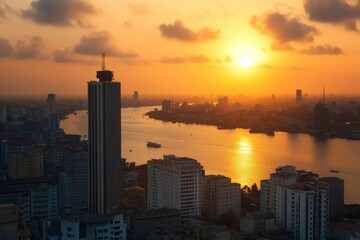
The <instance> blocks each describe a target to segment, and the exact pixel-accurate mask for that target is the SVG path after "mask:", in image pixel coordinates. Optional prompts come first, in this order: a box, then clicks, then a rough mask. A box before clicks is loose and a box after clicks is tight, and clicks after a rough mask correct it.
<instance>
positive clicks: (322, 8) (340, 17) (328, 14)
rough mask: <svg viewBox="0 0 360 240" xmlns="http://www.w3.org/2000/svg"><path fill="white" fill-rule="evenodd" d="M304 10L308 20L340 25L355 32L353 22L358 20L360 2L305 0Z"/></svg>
mask: <svg viewBox="0 0 360 240" xmlns="http://www.w3.org/2000/svg"><path fill="white" fill-rule="evenodd" d="M304 9H305V12H306V14H307V15H308V16H309V19H310V20H313V21H317V22H323V23H333V24H340V25H343V26H344V27H345V29H347V30H352V31H356V30H357V26H356V22H355V20H356V19H358V18H360V2H358V1H357V2H356V3H355V4H349V3H348V2H347V1H346V0H305V1H304Z"/></svg>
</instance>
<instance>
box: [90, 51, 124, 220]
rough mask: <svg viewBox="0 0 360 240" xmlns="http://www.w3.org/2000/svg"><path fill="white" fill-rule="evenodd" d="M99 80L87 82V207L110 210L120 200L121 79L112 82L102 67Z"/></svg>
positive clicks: (91, 210) (100, 211)
mask: <svg viewBox="0 0 360 240" xmlns="http://www.w3.org/2000/svg"><path fill="white" fill-rule="evenodd" d="M96 77H97V78H98V79H99V81H90V82H88V123H89V125H88V126H89V130H88V131H89V133H88V136H89V210H90V212H91V213H98V214H100V213H106V212H110V211H111V210H112V209H113V208H114V207H116V206H117V205H118V204H119V202H120V197H121V192H122V181H121V173H122V169H123V164H122V162H121V133H120V131H121V125H120V124H121V123H120V120H121V111H120V82H113V72H112V71H109V70H106V69H105V55H104V54H103V67H102V70H101V71H97V75H96Z"/></svg>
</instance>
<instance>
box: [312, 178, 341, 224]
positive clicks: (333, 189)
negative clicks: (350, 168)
mask: <svg viewBox="0 0 360 240" xmlns="http://www.w3.org/2000/svg"><path fill="white" fill-rule="evenodd" d="M318 187H319V188H322V189H325V191H326V192H327V193H328V195H329V209H330V212H329V219H336V218H339V217H342V216H343V215H344V180H343V179H340V178H338V177H322V178H319V180H318Z"/></svg>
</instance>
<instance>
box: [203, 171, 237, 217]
mask: <svg viewBox="0 0 360 240" xmlns="http://www.w3.org/2000/svg"><path fill="white" fill-rule="evenodd" d="M240 189H241V188H240V184H239V183H231V179H230V178H227V177H225V176H221V175H217V176H215V175H208V176H205V177H204V178H203V182H202V215H203V216H205V217H207V218H209V219H210V220H211V221H214V222H216V221H217V220H218V218H219V217H220V216H221V215H222V214H224V213H227V212H229V211H231V212H232V213H233V214H234V215H235V216H236V217H238V218H239V217H240V209H241V190H240Z"/></svg>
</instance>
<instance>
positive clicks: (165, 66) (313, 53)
mask: <svg viewBox="0 0 360 240" xmlns="http://www.w3.org/2000/svg"><path fill="white" fill-rule="evenodd" d="M359 18H360V4H359V3H358V2H357V1H354V0H352V1H345V0H331V1H330V0H293V1H289V0H286V1H272V0H251V1H242V0H197V1H194V0H183V1H164V0H148V1H136V0H135V1H134V0H122V1H114V0H51V1H50V0H0V33H1V35H0V94H1V95H12V94H16V95H24V94H46V93H48V92H55V93H57V94H77V95H78V94H82V95H85V94H86V81H88V80H94V79H95V72H96V70H99V69H100V64H101V58H100V55H101V52H102V51H105V52H106V53H107V61H106V63H107V67H108V68H109V69H111V70H113V71H114V74H115V78H116V79H117V80H119V81H121V83H122V92H123V93H124V94H129V93H131V92H133V91H134V90H138V91H139V92H140V94H248V93H253V94H272V93H274V94H282V93H292V92H294V90H295V89H297V88H301V89H303V91H304V92H307V93H319V92H321V89H322V87H323V86H326V88H327V92H329V93H359V92H360V81H359V79H360V70H359V66H358V65H359V60H360V55H359V54H360V41H359V40H360V34H359V30H358V28H357V21H358V19H359Z"/></svg>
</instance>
